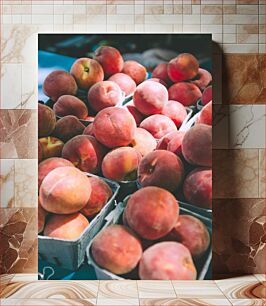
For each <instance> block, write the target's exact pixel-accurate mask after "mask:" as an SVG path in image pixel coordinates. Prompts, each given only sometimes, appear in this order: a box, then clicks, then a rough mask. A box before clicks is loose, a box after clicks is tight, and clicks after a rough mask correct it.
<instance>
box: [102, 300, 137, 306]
mask: <svg viewBox="0 0 266 306" xmlns="http://www.w3.org/2000/svg"><path fill="white" fill-rule="evenodd" d="M97 305H99V306H102V305H112V306H119V305H121V306H131V305H132V306H139V300H138V299H113V298H112V299H101V298H98V299H97Z"/></svg>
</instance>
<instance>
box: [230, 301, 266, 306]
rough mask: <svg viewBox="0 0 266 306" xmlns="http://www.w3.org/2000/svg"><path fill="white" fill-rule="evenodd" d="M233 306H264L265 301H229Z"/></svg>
mask: <svg viewBox="0 0 266 306" xmlns="http://www.w3.org/2000/svg"><path fill="white" fill-rule="evenodd" d="M229 301H230V302H231V304H232V305H233V306H235V305H245V306H256V305H257V306H264V305H265V304H266V300H262V299H229Z"/></svg>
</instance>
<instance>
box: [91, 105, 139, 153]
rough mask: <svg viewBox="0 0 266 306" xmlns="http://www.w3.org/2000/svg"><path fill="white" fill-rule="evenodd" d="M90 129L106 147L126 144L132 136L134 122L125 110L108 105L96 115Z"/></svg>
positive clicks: (134, 126)
mask: <svg viewBox="0 0 266 306" xmlns="http://www.w3.org/2000/svg"><path fill="white" fill-rule="evenodd" d="M92 131H93V133H94V135H95V137H96V139H97V140H98V141H99V142H100V143H102V144H103V145H105V146H106V147H108V148H115V147H121V146H127V145H129V144H130V143H131V142H132V140H133V138H134V135H135V131H136V122H135V120H134V118H133V116H132V115H131V114H130V113H129V112H128V111H127V110H125V109H123V108H118V107H108V108H105V109H103V110H101V111H100V112H99V113H98V114H97V115H96V117H95V120H94V122H93V128H92Z"/></svg>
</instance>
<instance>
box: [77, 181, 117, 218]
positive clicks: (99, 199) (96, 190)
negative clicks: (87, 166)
mask: <svg viewBox="0 0 266 306" xmlns="http://www.w3.org/2000/svg"><path fill="white" fill-rule="evenodd" d="M89 180H90V186H91V196H90V199H89V201H88V203H87V204H86V206H85V207H84V208H83V209H82V210H81V213H82V214H83V215H84V216H86V217H88V218H92V217H94V216H95V215H96V214H98V213H99V212H100V211H101V209H102V208H103V207H104V206H105V204H106V203H107V202H108V200H109V199H110V198H111V196H112V194H113V192H112V189H111V188H110V187H109V185H108V184H107V183H105V181H104V180H102V179H100V178H99V177H89Z"/></svg>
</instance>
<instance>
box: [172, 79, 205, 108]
mask: <svg viewBox="0 0 266 306" xmlns="http://www.w3.org/2000/svg"><path fill="white" fill-rule="evenodd" d="M168 94H169V100H175V101H178V102H180V103H182V104H183V105H184V106H191V105H195V104H196V103H197V101H198V100H199V99H200V98H201V95H202V94H201V91H200V89H199V88H198V86H196V85H195V84H192V83H186V82H180V83H176V84H174V85H172V86H171V87H170V88H169V89H168Z"/></svg>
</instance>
